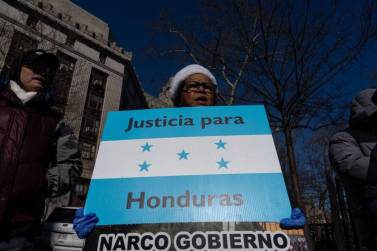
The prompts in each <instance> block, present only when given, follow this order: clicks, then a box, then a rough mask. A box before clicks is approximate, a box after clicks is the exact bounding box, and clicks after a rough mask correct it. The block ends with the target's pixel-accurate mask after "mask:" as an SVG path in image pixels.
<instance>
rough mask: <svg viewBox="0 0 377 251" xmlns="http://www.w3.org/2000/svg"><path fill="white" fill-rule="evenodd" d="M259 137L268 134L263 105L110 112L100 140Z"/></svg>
mask: <svg viewBox="0 0 377 251" xmlns="http://www.w3.org/2000/svg"><path fill="white" fill-rule="evenodd" d="M240 118H241V119H242V120H241V119H240ZM130 121H131V123H130ZM135 121H136V122H137V125H136V126H137V128H136V127H135ZM132 122H133V123H132ZM191 122H192V123H191ZM242 122H243V123H242ZM260 134H271V130H270V127H269V124H268V120H267V116H266V113H265V110H264V107H263V106H262V105H253V106H214V107H190V108H188V107H186V108H164V109H153V110H138V111H137V112H135V111H121V112H110V113H109V114H108V117H107V122H106V125H105V128H104V132H103V135H102V140H106V141H108V140H127V139H143V138H145V137H146V135H147V136H148V138H173V137H195V136H215V135H260Z"/></svg>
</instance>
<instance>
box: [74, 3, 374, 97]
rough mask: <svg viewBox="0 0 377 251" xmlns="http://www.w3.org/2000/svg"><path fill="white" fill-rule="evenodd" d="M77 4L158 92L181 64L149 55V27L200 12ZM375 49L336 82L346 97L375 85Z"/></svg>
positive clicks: (188, 6)
mask: <svg viewBox="0 0 377 251" xmlns="http://www.w3.org/2000/svg"><path fill="white" fill-rule="evenodd" d="M72 1H73V2H74V3H76V4H77V5H79V6H80V7H82V8H83V9H85V10H87V11H88V12H90V13H92V14H93V15H95V16H97V17H99V18H100V19H102V20H103V21H105V22H106V23H108V25H109V27H110V29H111V31H112V33H113V35H114V38H115V41H116V42H117V44H118V45H119V46H121V47H123V48H125V49H126V50H127V51H130V52H132V53H133V58H132V64H133V66H134V68H135V70H136V74H137V75H138V77H139V81H140V82H141V85H142V86H143V88H144V90H146V91H147V92H148V93H150V94H152V95H155V96H156V95H157V94H158V93H159V91H160V88H161V87H162V85H164V83H166V81H167V80H168V78H169V77H170V76H172V75H174V74H175V72H177V71H178V70H179V69H180V68H181V67H182V65H180V64H177V63H176V62H172V61H171V60H168V59H166V58H156V57H150V56H149V54H148V53H147V52H146V49H147V48H148V46H150V45H151V44H150V42H149V40H150V38H151V35H150V27H151V25H153V23H154V22H156V21H157V20H158V18H159V15H160V13H161V10H168V11H169V12H171V13H174V14H175V15H182V16H183V15H188V14H190V13H194V12H195V11H197V6H196V4H197V1H193V0H190V1H178V0H175V1H174V0H155V1H150V0H137V1H124V0H107V1H103V0H72ZM375 55H377V47H376V48H367V49H366V50H365V51H364V53H363V54H362V55H361V56H360V58H359V60H358V62H356V63H355V64H354V65H353V66H351V67H349V68H347V69H345V70H344V71H343V72H342V73H341V74H339V75H338V76H337V78H335V79H334V80H333V81H336V82H339V83H340V84H341V86H344V88H345V90H344V91H345V93H346V94H347V97H345V98H346V99H347V100H351V98H352V96H354V95H355V94H356V93H357V92H359V91H360V90H362V89H365V88H368V87H376V86H377V85H376V84H375V83H376V82H377V79H376V80H374V79H373V78H372V75H373V72H374V71H377V65H376V60H375V58H376V57H375Z"/></svg>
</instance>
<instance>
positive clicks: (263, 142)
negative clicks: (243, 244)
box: [92, 135, 281, 179]
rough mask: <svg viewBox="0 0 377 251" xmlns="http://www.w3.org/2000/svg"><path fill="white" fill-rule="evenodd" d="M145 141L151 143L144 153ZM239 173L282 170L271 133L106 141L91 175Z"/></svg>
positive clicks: (96, 176)
mask: <svg viewBox="0 0 377 251" xmlns="http://www.w3.org/2000/svg"><path fill="white" fill-rule="evenodd" d="M220 140H221V142H225V145H224V148H225V149H224V148H223V147H221V143H220V147H219V146H218V144H215V143H219V142H220ZM146 143H148V145H152V146H151V147H150V149H149V150H150V151H148V150H147V149H148V147H146V148H145V150H144V152H143V151H142V150H143V147H142V146H145V145H146ZM182 151H184V152H183V153H188V155H186V154H182ZM178 153H181V155H178ZM183 156H186V157H187V159H185V158H184V157H183ZM180 157H181V159H179V158H180ZM222 160H223V162H221V161H222ZM143 163H145V164H146V165H145V166H144V167H146V168H145V169H144V170H142V167H141V165H142V164H143ZM221 163H222V164H221ZM236 173H281V168H280V164H279V160H278V157H277V155H276V151H275V146H274V142H273V138H272V136H271V135H249V136H244V135H243V136H210V137H182V138H158V139H143V140H122V141H103V142H101V145H100V148H99V152H98V157H97V160H96V164H95V168H94V172H93V176H92V178H93V179H106V178H127V177H156V176H181V175H206V174H236Z"/></svg>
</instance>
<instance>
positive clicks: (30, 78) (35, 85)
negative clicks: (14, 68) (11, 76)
mask: <svg viewBox="0 0 377 251" xmlns="http://www.w3.org/2000/svg"><path fill="white" fill-rule="evenodd" d="M20 81H21V85H22V88H23V89H24V90H25V91H27V92H30V91H34V92H38V91H40V90H42V89H43V87H44V85H45V82H46V79H45V78H44V77H43V76H42V75H39V74H37V73H35V72H34V71H33V70H32V69H30V68H29V67H27V66H25V65H24V66H22V68H21V72H20Z"/></svg>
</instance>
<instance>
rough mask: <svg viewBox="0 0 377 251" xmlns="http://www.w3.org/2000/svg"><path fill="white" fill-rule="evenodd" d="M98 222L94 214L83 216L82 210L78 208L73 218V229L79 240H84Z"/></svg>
mask: <svg viewBox="0 0 377 251" xmlns="http://www.w3.org/2000/svg"><path fill="white" fill-rule="evenodd" d="M98 221H99V219H98V217H97V216H96V214H95V213H89V214H87V215H84V208H79V209H77V210H76V213H75V217H74V218H73V229H74V230H75V232H76V234H77V236H78V237H79V238H80V239H85V238H86V237H88V235H89V234H90V233H91V232H92V231H93V229H94V228H95V227H96V224H97V222H98Z"/></svg>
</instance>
